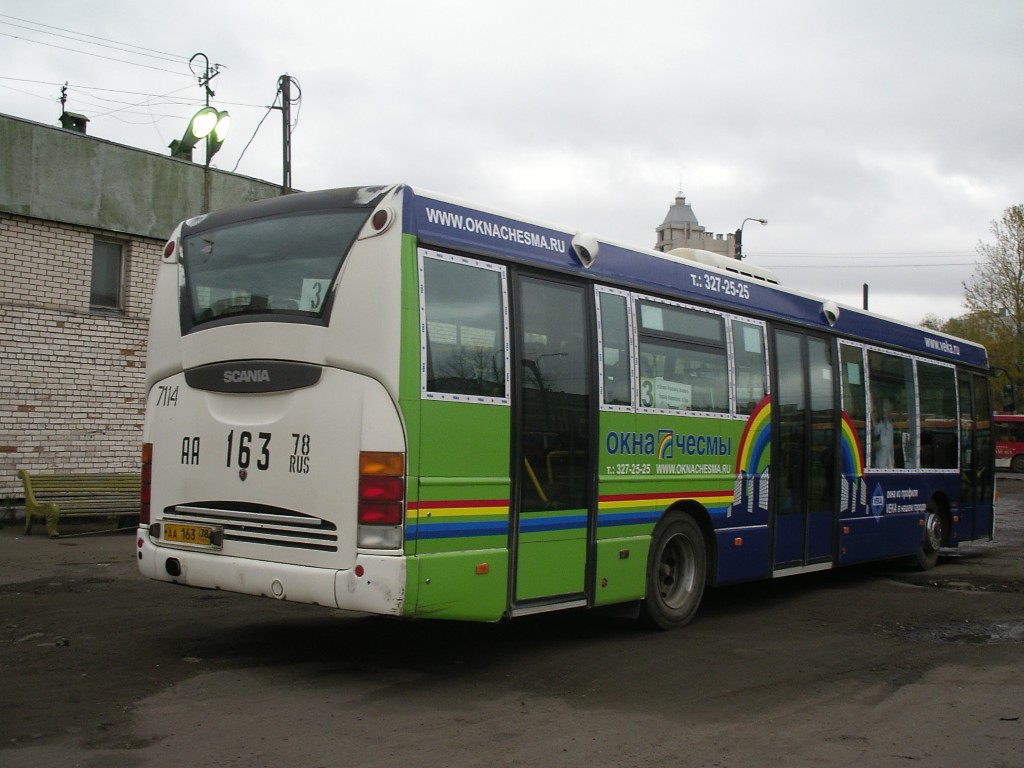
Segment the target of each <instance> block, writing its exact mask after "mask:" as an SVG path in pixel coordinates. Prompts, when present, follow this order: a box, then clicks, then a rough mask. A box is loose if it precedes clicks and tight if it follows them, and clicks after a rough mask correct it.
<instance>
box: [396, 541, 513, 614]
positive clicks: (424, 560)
mask: <svg viewBox="0 0 1024 768" xmlns="http://www.w3.org/2000/svg"><path fill="white" fill-rule="evenodd" d="M408 578H409V585H410V586H411V587H413V588H414V589H415V600H410V601H409V602H408V603H407V605H406V611H407V612H411V613H412V614H413V615H415V616H421V617H424V618H438V619H462V620H469V621H497V620H498V619H500V618H501V617H502V615H503V614H504V613H505V603H506V599H507V596H508V552H507V551H506V550H495V549H489V550H482V551H467V552H453V553H446V554H433V555H422V556H419V557H416V558H411V559H410V561H409V573H408Z"/></svg>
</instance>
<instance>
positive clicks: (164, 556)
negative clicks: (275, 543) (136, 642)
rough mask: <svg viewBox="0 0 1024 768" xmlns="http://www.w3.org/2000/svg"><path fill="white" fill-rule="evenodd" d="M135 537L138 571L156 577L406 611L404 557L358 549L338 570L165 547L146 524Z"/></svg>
mask: <svg viewBox="0 0 1024 768" xmlns="http://www.w3.org/2000/svg"><path fill="white" fill-rule="evenodd" d="M136 541H137V558H138V563H139V572H140V573H141V574H142V575H143V576H145V577H147V578H150V579H156V580H157V581H166V582H171V583H174V584H183V585H186V586H190V587H198V588H200V589H220V590H224V591H226V592H238V593H240V594H244V595H256V596H259V597H272V598H275V599H278V600H289V601H292V602H297V603H310V604H313V605H323V606H328V607H331V608H341V609H343V610H349V611H362V612H366V613H376V614H384V615H394V616H398V615H401V614H402V612H403V610H404V605H405V558H404V557H402V556H381V555H369V554H359V555H357V556H356V560H355V564H354V565H353V567H352V568H350V569H344V570H336V569H331V568H314V567H310V566H304V565H291V564H288V563H275V562H268V561H262V560H252V559H242V558H237V557H229V556H225V555H222V554H219V553H216V552H208V551H196V550H190V549H186V548H179V547H166V546H160V545H157V544H156V543H154V542H153V541H152V540H151V539H150V538H149V533H148V529H147V528H139V532H138V537H137V539H136Z"/></svg>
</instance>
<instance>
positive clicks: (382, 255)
mask: <svg viewBox="0 0 1024 768" xmlns="http://www.w3.org/2000/svg"><path fill="white" fill-rule="evenodd" d="M147 359H148V367H147V377H146V386H147V394H148V400H147V410H146V421H145V428H144V431H145V435H144V443H145V445H144V449H143V514H142V518H141V524H140V528H139V536H138V552H137V554H138V561H139V568H140V570H141V572H142V573H143V574H144V575H145V576H148V577H150V578H153V579H159V580H162V581H167V582H174V583H177V584H182V585H189V586H194V587H201V588H211V589H222V590H229V591H234V592H241V593H247V594H252V595H262V596H266V597H273V598H278V599H283V600H292V601H297V602H304V603H315V604H318V605H323V606H330V607H336V608H342V609H347V610H353V611H363V612H369V613H376V614H389V615H394V616H408V617H439V618H452V619H466V620H482V621H496V620H500V619H503V618H507V617H513V616H519V615H524V614H530V613H537V612H541V611H549V610H558V609H565V608H576V607H588V608H594V607H602V606H613V605H614V606H619V607H620V608H622V609H628V610H632V609H636V610H637V612H638V613H639V614H641V615H643V616H644V617H646V618H647V619H648V620H649V621H650V622H651V623H653V624H654V625H656V626H660V627H664V628H671V627H677V626H682V625H684V624H686V623H687V622H688V621H690V620H691V619H692V618H693V616H694V613H695V612H696V610H697V607H698V605H699V603H700V600H701V596H702V594H703V592H704V589H705V586H707V585H718V584H727V583H734V582H739V581H749V580H755V579H762V578H771V577H777V576H784V575H789V574H798V573H806V572H808V571H817V570H823V569H830V568H836V567H840V566H842V565H846V564H849V563H857V562H864V561H867V560H877V559H884V558H895V557H901V556H909V557H914V558H916V559H917V561H918V563H919V564H920V565H921V566H922V567H925V568H928V567H931V566H933V565H934V564H935V563H936V560H937V559H938V556H939V550H940V549H941V548H946V547H955V546H957V544H958V543H959V542H961V541H966V540H971V539H978V538H985V537H990V536H991V532H992V520H993V505H992V500H993V479H992V478H993V458H992V432H991V426H992V425H991V407H990V403H989V399H988V391H989V390H988V386H987V373H988V363H987V357H986V353H985V350H984V349H983V348H981V347H979V346H977V345H974V344H972V343H970V342H966V341H963V340H959V339H954V338H950V337H947V336H943V335H941V334H939V333H936V332H935V331H932V330H928V329H924V328H916V327H913V326H910V325H906V324H902V323H897V322H893V321H889V320H885V319H883V318H880V317H877V316H874V315H871V314H868V313H866V312H862V311H860V310H857V309H853V308H849V307H840V306H838V305H836V304H834V303H832V302H829V301H822V300H821V299H817V298H814V297H811V296H806V295H802V294H800V293H797V292H793V291H788V290H785V289H784V288H782V287H781V286H779V285H777V284H776V283H775V282H774V281H773V279H772V278H771V275H770V274H766V273H764V272H755V271H752V270H750V269H749V268H747V267H746V265H745V264H743V263H742V262H736V261H732V260H728V259H722V258H720V257H716V256H715V255H713V254H708V253H705V252H674V253H669V254H664V253H658V252H654V251H647V250H641V249H635V248H628V247H625V246H622V245H620V244H616V243H613V242H609V241H606V240H600V239H598V238H597V237H595V236H593V235H589V234H585V233H579V232H574V231H572V230H566V229H562V228H559V227H556V226H552V225H548V224H544V223H540V222H536V221H526V220H521V219H516V218H513V217H511V216H507V215H504V214H501V213H498V212H495V211H492V210H487V209H484V208H480V207H476V206H471V205H468V204H466V203H463V202H460V201H457V200H454V199H451V198H447V197H445V196H441V195H437V194H432V193H428V192H424V191H421V190H417V189H413V188H411V187H409V186H402V185H397V186H382V187H360V188H348V189H337V190H329V191H322V192H310V193H301V194H295V195H288V196H285V197H281V198H277V199H272V200H265V201H262V202H257V203H253V204H250V205H246V206H243V207H239V208H236V209H233V210H229V211H223V212H218V213H212V214H209V215H205V216H200V217H197V218H194V219H190V220H189V221H186V222H184V223H182V224H181V225H180V226H179V227H178V228H177V229H176V231H175V232H174V233H173V235H172V237H171V239H170V240H169V242H168V243H167V246H166V248H165V250H164V252H163V257H162V263H161V265H160V269H159V274H158V277H157V283H156V289H155V297H154V301H153V314H152V320H151V326H150V335H149V347H148V358H147Z"/></svg>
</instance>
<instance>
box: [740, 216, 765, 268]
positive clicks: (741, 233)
mask: <svg viewBox="0 0 1024 768" xmlns="http://www.w3.org/2000/svg"><path fill="white" fill-rule="evenodd" d="M748 221H756V222H757V223H758V224H760V225H761V226H762V227H763V226H765V225H766V224H767V223H768V219H756V218H754V217H753V216H747V218H745V219H744V220H743V222H742V223H741V224H740V228H739V229H737V230H736V259H737V261H739V260H742V259H743V228H744V227H745V226H747V222H748Z"/></svg>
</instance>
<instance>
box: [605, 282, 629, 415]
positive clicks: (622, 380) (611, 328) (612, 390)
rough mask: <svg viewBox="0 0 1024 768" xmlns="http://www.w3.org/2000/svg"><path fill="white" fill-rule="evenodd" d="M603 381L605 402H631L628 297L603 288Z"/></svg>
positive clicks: (626, 403)
mask: <svg viewBox="0 0 1024 768" xmlns="http://www.w3.org/2000/svg"><path fill="white" fill-rule="evenodd" d="M598 296H599V300H600V307H601V326H600V327H601V365H602V368H601V384H602V389H603V392H604V401H603V402H604V404H605V405H630V403H631V400H632V398H631V393H630V359H629V357H630V355H629V350H630V343H629V318H628V316H627V312H628V304H627V302H626V297H625V296H622V295H619V294H614V293H608V292H605V291H600V292H599V293H598Z"/></svg>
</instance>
